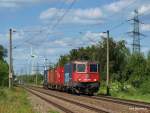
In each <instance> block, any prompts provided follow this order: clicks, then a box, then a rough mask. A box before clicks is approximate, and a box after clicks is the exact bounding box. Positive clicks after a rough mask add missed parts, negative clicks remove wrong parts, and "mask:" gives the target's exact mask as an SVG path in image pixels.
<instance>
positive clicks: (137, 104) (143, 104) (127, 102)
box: [36, 87, 150, 110]
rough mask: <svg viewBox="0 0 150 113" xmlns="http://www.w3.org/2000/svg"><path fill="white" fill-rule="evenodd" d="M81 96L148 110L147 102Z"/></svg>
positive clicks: (109, 97)
mask: <svg viewBox="0 0 150 113" xmlns="http://www.w3.org/2000/svg"><path fill="white" fill-rule="evenodd" d="M36 88H42V87H36ZM81 96H84V97H87V98H92V99H96V100H103V101H108V102H113V103H118V104H123V105H127V106H131V107H137V108H146V109H148V110H150V103H147V102H141V101H134V100H126V99H120V98H115V97H111V96H104V95H100V96H85V95H81Z"/></svg>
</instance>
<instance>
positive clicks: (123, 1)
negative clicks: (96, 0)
mask: <svg viewBox="0 0 150 113" xmlns="http://www.w3.org/2000/svg"><path fill="white" fill-rule="evenodd" d="M132 2H134V0H119V1H117V2H112V3H111V4H108V5H105V6H104V9H105V10H107V11H111V12H119V11H122V9H123V8H125V7H127V6H128V5H129V4H131V3H132Z"/></svg>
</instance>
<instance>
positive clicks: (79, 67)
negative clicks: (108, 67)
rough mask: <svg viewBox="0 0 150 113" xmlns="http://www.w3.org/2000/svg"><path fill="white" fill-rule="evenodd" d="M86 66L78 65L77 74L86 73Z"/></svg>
mask: <svg viewBox="0 0 150 113" xmlns="http://www.w3.org/2000/svg"><path fill="white" fill-rule="evenodd" d="M85 67H86V66H85V64H77V72H85Z"/></svg>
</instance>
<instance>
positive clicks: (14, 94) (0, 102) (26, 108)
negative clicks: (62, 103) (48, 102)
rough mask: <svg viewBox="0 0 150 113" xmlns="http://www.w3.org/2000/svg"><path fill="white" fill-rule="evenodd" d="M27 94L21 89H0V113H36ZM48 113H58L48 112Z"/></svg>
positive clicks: (55, 112) (54, 112)
mask: <svg viewBox="0 0 150 113" xmlns="http://www.w3.org/2000/svg"><path fill="white" fill-rule="evenodd" d="M27 97H28V94H27V93H26V91H25V90H24V89H22V88H18V87H16V88H12V89H8V88H2V87H0V113H37V112H35V111H34V110H33V108H32V106H31V105H30V101H29V100H28V98H27ZM48 113H59V112H57V111H54V110H49V111H48Z"/></svg>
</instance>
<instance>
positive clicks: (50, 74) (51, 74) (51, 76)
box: [48, 69, 54, 84]
mask: <svg viewBox="0 0 150 113" xmlns="http://www.w3.org/2000/svg"><path fill="white" fill-rule="evenodd" d="M48 84H54V70H53V69H51V70H48Z"/></svg>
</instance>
